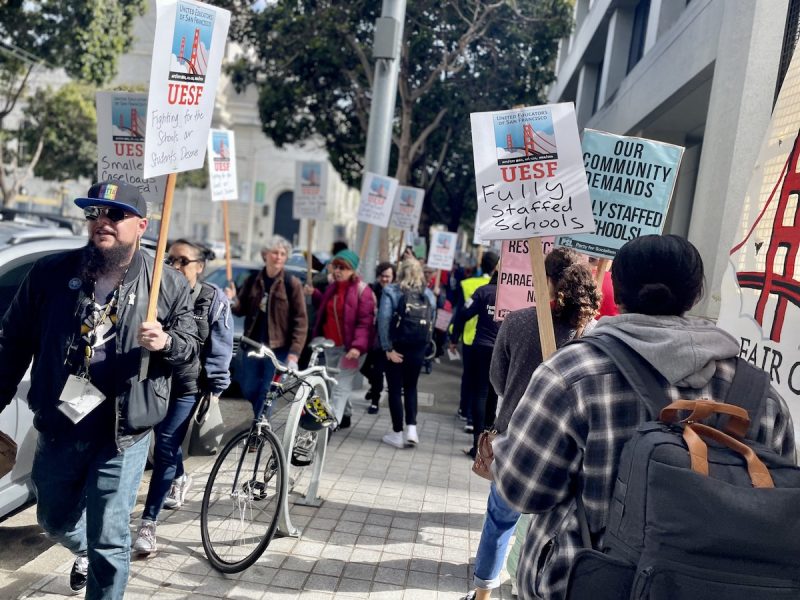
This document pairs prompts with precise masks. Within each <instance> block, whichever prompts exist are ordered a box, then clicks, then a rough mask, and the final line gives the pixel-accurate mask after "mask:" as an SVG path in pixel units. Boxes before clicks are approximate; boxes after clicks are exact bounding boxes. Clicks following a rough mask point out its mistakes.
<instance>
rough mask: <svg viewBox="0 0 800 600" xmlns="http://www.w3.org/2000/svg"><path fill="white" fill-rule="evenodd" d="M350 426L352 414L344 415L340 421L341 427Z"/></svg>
mask: <svg viewBox="0 0 800 600" xmlns="http://www.w3.org/2000/svg"><path fill="white" fill-rule="evenodd" d="M348 427H350V415H344V416H343V417H342V420H341V421H339V429H347V428H348Z"/></svg>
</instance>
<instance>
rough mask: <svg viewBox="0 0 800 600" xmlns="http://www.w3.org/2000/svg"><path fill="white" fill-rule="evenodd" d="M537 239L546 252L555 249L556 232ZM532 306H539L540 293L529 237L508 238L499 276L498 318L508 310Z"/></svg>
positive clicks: (496, 318) (502, 316)
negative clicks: (535, 290) (553, 234)
mask: <svg viewBox="0 0 800 600" xmlns="http://www.w3.org/2000/svg"><path fill="white" fill-rule="evenodd" d="M536 239H537V240H540V241H541V244H542V251H543V252H544V253H545V254H548V253H550V252H551V251H552V250H553V241H554V237H553V236H550V237H542V238H536ZM531 306H536V294H535V292H534V290H533V273H532V272H531V257H530V254H529V252H528V240H504V241H503V249H502V251H501V254H500V274H499V276H498V278H497V300H496V301H495V313H494V318H495V321H502V320H503V319H505V317H506V315H507V314H508V313H510V312H512V311H515V310H519V309H521V308H528V307H531Z"/></svg>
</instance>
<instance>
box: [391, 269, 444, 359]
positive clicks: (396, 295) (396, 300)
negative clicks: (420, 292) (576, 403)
mask: <svg viewBox="0 0 800 600" xmlns="http://www.w3.org/2000/svg"><path fill="white" fill-rule="evenodd" d="M424 293H425V299H426V300H427V301H428V302H429V303H430V305H431V307H432V308H433V320H434V322H435V321H436V297H435V296H434V295H433V292H432V291H431V290H430V289H428V288H425V292H424ZM402 299H403V292H402V291H401V290H400V286H399V285H398V284H396V283H393V284H391V285H387V286H386V287H385V288H383V295H382V296H381V303H380V306H379V307H378V340H379V341H380V345H381V349H382V350H383V351H384V352H388V351H389V350H391V349H392V338H391V328H392V318H393V316H394V314H395V312H396V311H397V307H398V306H400V300H402Z"/></svg>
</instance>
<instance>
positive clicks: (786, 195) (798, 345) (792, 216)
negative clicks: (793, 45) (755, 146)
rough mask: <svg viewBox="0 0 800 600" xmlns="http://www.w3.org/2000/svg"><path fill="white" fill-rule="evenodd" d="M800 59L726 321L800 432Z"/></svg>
mask: <svg viewBox="0 0 800 600" xmlns="http://www.w3.org/2000/svg"><path fill="white" fill-rule="evenodd" d="M798 197H800V56H798V55H797V54H795V56H794V58H793V59H792V63H791V65H790V67H789V70H788V72H787V73H786V78H785V79H784V81H783V85H782V87H781V92H780V95H779V96H778V101H777V103H776V104H775V109H774V111H773V113H772V121H771V122H770V126H769V128H768V130H767V134H766V136H765V138H764V140H763V142H762V145H761V151H760V152H759V156H758V162H757V163H756V166H755V169H754V171H753V175H752V178H751V180H750V184H749V185H748V187H747V191H746V195H745V201H744V208H743V210H742V219H741V223H740V226H739V228H738V230H737V232H736V235H735V236H734V246H733V248H731V250H730V263H729V265H728V268H727V269H726V271H725V275H724V276H723V281H722V305H721V307H720V315H719V321H718V325H719V326H720V327H722V328H723V329H725V330H726V331H728V332H730V333H731V334H733V335H734V336H735V337H736V338H737V339H738V340H739V343H740V353H739V354H740V356H741V357H742V358H745V359H746V360H748V361H749V362H751V363H752V364H754V365H756V366H757V367H760V368H762V369H764V370H765V371H767V372H768V373H769V375H770V379H771V380H772V385H774V386H775V388H776V389H777V390H778V391H779V392H780V394H781V395H782V396H783V398H784V399H785V400H786V402H787V403H788V405H789V408H790V409H791V411H792V416H793V419H794V425H795V436H798V435H800V433H799V432H800V263H799V261H798V250H800V212H798Z"/></svg>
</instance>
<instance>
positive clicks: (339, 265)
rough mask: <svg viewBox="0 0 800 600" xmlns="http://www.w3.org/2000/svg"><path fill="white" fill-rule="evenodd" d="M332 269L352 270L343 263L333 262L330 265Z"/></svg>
mask: <svg viewBox="0 0 800 600" xmlns="http://www.w3.org/2000/svg"><path fill="white" fill-rule="evenodd" d="M331 266H332V267H333V270H334V271H352V269H351V268H350V267H349V266H348V265H345V264H343V263H333V264H332V265H331Z"/></svg>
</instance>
